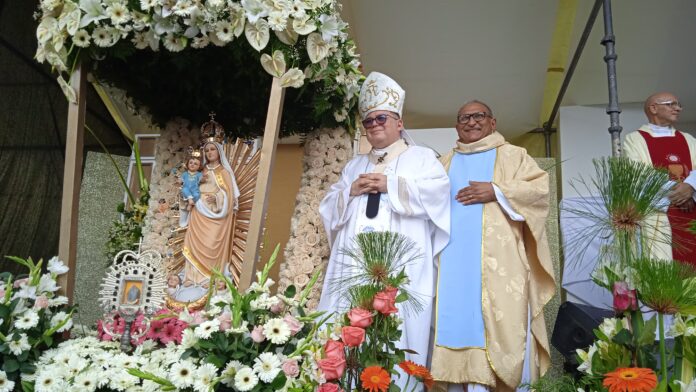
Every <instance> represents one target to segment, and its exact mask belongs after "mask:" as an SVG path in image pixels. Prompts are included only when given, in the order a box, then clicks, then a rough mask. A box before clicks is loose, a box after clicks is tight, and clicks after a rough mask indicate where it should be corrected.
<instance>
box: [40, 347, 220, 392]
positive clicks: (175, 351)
mask: <svg viewBox="0 0 696 392" xmlns="http://www.w3.org/2000/svg"><path fill="white" fill-rule="evenodd" d="M183 352H184V349H183V348H182V347H180V346H178V345H176V344H174V343H169V344H167V345H166V346H165V347H160V346H159V345H158V344H156V343H155V342H153V341H151V340H146V341H144V342H143V344H141V345H140V346H138V347H137V348H136V349H135V350H134V352H133V353H131V354H125V353H122V352H120V350H119V343H118V342H111V341H103V340H99V339H97V338H95V337H90V336H87V337H81V338H77V339H71V340H68V341H65V342H63V343H61V344H60V345H59V346H58V347H56V348H54V349H51V350H48V351H46V352H44V353H43V355H42V356H41V357H40V358H39V359H38V361H37V362H36V366H37V369H38V371H37V373H36V375H35V377H34V379H33V380H32V383H33V388H34V391H35V392H48V391H78V390H79V391H95V390H100V391H102V390H107V391H158V390H162V389H161V386H160V385H159V384H157V383H155V382H153V381H151V380H142V379H140V378H139V377H137V376H135V375H133V374H131V373H129V372H128V369H132V368H138V369H140V371H143V372H151V373H152V374H158V375H160V376H162V377H172V378H175V377H177V375H180V374H181V373H182V372H184V369H185V371H188V372H190V375H189V377H190V378H191V379H192V380H193V379H195V380H196V381H197V382H191V384H192V385H193V384H196V385H199V384H200V385H201V386H205V385H206V384H205V382H206V381H208V382H209V381H210V374H211V372H210V366H206V365H205V364H200V363H199V361H198V360H196V359H187V360H179V358H180V357H181V355H182V354H183ZM199 390H207V389H205V388H203V387H201V388H200V389H199Z"/></svg>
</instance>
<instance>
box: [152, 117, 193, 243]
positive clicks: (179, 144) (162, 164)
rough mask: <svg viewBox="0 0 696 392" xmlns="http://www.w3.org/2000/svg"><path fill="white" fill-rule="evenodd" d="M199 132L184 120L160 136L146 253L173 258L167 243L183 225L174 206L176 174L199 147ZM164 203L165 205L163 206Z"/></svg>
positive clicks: (169, 126) (154, 172) (177, 191)
mask: <svg viewBox="0 0 696 392" xmlns="http://www.w3.org/2000/svg"><path fill="white" fill-rule="evenodd" d="M198 135H199V130H198V129H197V128H195V127H192V126H191V124H190V123H189V122H188V121H187V120H184V119H180V118H179V119H174V120H172V121H170V122H168V123H167V126H166V127H165V128H164V130H162V132H161V133H160V136H159V138H158V139H157V145H156V148H155V165H154V170H153V171H152V175H151V178H150V203H149V206H148V210H147V215H146V216H145V227H144V228H143V249H152V250H155V251H157V252H159V253H160V254H162V255H164V256H169V249H168V247H167V241H168V240H169V239H170V238H171V237H172V229H174V228H176V227H177V226H178V225H179V215H178V211H177V210H175V209H174V206H175V204H176V202H177V200H178V197H179V187H178V186H177V185H176V174H177V172H178V171H180V170H181V165H183V163H184V160H185V159H186V148H187V147H188V146H197V145H198V139H199V138H198ZM161 201H164V203H166V204H163V203H161Z"/></svg>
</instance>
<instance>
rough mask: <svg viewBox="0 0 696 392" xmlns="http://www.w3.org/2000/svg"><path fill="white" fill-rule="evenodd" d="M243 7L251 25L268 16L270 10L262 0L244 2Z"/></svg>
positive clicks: (244, 0)
mask: <svg viewBox="0 0 696 392" xmlns="http://www.w3.org/2000/svg"><path fill="white" fill-rule="evenodd" d="M242 7H243V8H244V12H245V14H246V18H247V19H249V23H256V22H258V20H259V19H261V18H264V17H266V16H268V8H266V4H265V3H264V2H263V1H261V0H242Z"/></svg>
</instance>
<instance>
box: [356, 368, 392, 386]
mask: <svg viewBox="0 0 696 392" xmlns="http://www.w3.org/2000/svg"><path fill="white" fill-rule="evenodd" d="M360 381H362V387H363V389H364V390H367V391H370V392H385V391H386V390H387V389H389V384H390V382H391V379H390V378H389V373H387V371H386V370H384V369H382V368H381V367H380V366H370V367H366V368H365V370H363V372H362V374H360Z"/></svg>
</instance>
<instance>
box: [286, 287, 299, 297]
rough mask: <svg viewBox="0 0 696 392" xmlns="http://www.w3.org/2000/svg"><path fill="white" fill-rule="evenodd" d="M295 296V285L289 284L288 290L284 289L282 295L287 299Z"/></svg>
mask: <svg viewBox="0 0 696 392" xmlns="http://www.w3.org/2000/svg"><path fill="white" fill-rule="evenodd" d="M295 294H297V288H296V287H295V285H292V284H291V285H290V286H288V288H286V289H285V293H284V294H283V295H284V296H286V297H288V298H294V297H295Z"/></svg>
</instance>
